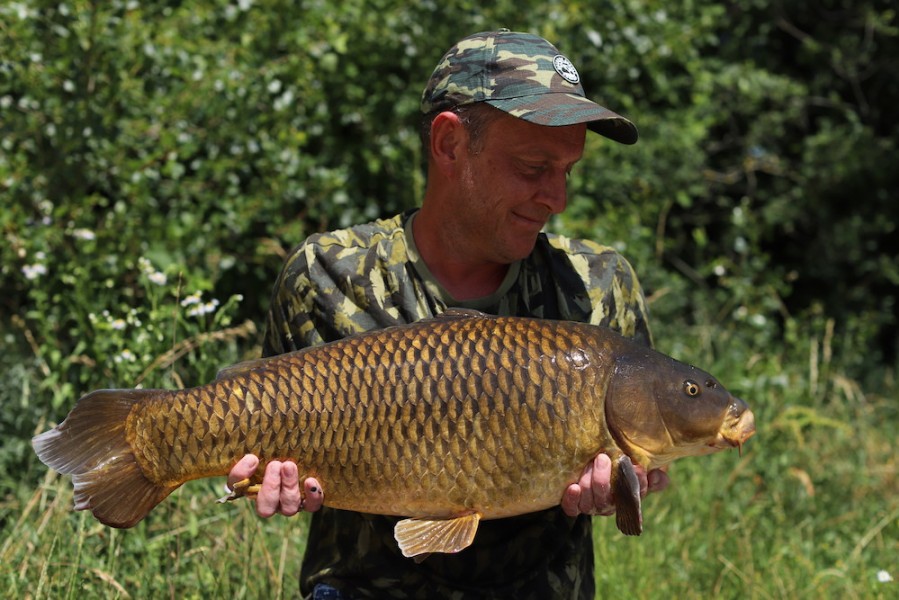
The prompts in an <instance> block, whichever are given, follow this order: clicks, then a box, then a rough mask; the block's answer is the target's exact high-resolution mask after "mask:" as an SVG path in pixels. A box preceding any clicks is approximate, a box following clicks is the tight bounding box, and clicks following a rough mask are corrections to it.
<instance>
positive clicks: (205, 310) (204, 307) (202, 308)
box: [187, 298, 219, 317]
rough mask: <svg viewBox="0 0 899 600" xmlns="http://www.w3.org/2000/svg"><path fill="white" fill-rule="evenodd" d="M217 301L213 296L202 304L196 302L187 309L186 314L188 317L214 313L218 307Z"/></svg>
mask: <svg viewBox="0 0 899 600" xmlns="http://www.w3.org/2000/svg"><path fill="white" fill-rule="evenodd" d="M218 305H219V301H218V300H216V299H215V298H213V299H212V300H210V301H209V302H204V303H202V304H197V305H196V306H194V307H193V308H192V309H190V310H189V311H187V316H189V317H202V316H203V315H208V314H210V313H214V312H215V309H216V308H218Z"/></svg>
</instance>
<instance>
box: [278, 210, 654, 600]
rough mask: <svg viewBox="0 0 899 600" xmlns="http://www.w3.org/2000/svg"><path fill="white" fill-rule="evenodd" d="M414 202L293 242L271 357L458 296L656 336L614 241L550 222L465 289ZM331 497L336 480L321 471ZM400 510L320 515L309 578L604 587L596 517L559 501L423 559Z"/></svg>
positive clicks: (464, 594) (304, 586) (418, 593)
mask: <svg viewBox="0 0 899 600" xmlns="http://www.w3.org/2000/svg"><path fill="white" fill-rule="evenodd" d="M413 216H414V212H410V213H405V214H403V215H398V216H396V217H394V218H392V219H387V220H381V221H376V222H373V223H368V224H365V225H360V226H356V227H353V228H351V229H345V230H341V231H336V232H331V233H325V234H318V235H313V236H311V237H310V238H308V239H307V240H306V241H305V242H304V243H303V244H302V245H300V246H299V247H298V248H297V249H296V250H294V251H293V253H292V254H291V256H290V257H289V258H288V259H287V261H286V263H285V266H284V268H283V270H282V272H281V275H280V277H279V278H278V282H277V284H276V287H275V290H274V295H273V298H272V306H271V310H270V312H269V315H268V323H267V335H266V338H265V346H264V352H265V354H266V356H271V355H275V354H281V353H284V352H290V351H293V350H298V349H300V348H303V347H307V346H311V345H314V344H320V343H322V342H328V341H333V340H337V339H340V338H342V337H345V336H347V335H351V334H353V333H357V332H361V331H367V330H371V329H376V328H382V327H387V326H390V325H397V324H402V323H411V322H413V321H417V320H419V319H422V318H424V317H430V316H433V315H436V314H439V313H441V312H443V311H444V310H446V308H447V307H450V306H459V307H466V308H476V309H478V310H481V311H483V312H487V313H492V314H497V315H514V316H524V317H542V318H550V319H565V320H573V321H581V322H588V323H594V324H599V325H605V326H608V327H611V328H613V329H616V330H618V331H620V332H621V333H623V334H624V335H627V336H631V337H634V338H636V339H638V340H640V341H642V342H644V343H646V344H650V343H651V339H650V332H649V328H648V324H647V320H646V308H645V303H644V299H643V295H642V292H641V290H640V286H639V284H638V282H637V279H636V276H635V275H634V272H633V270H632V269H631V267H630V265H629V264H628V263H627V261H626V260H625V259H624V258H623V257H622V256H621V255H619V254H618V253H617V252H615V251H614V250H612V249H610V248H607V247H603V246H600V245H597V244H594V243H592V242H588V241H582V240H571V239H567V238H564V237H561V236H555V235H545V234H541V235H540V236H539V238H538V240H537V244H536V247H535V249H534V251H533V252H532V253H531V255H530V256H529V257H528V258H526V259H525V260H523V261H520V262H518V263H516V264H513V265H512V266H511V267H510V269H509V273H508V275H507V277H506V278H505V280H504V281H503V283H502V285H501V286H500V288H499V289H498V290H497V292H496V293H495V294H493V295H491V296H489V297H486V298H481V299H478V300H475V301H466V302H457V301H454V300H453V299H452V298H451V297H450V296H449V294H447V292H446V291H445V290H443V289H442V288H441V287H440V285H439V284H438V283H437V282H436V280H435V279H434V278H433V276H432V275H431V274H430V272H429V271H428V269H427V267H426V266H425V265H424V263H423V262H422V261H421V259H420V258H419V256H418V253H417V250H416V248H415V244H414V240H413V239H412V235H411V227H409V219H410V218H411V217H413ZM322 484H323V485H324V488H325V498H327V489H328V487H327V486H328V484H327V482H326V481H323V482H322ZM396 522H397V519H395V518H392V517H385V516H378V515H368V514H361V513H354V512H349V511H342V510H334V509H328V508H322V509H321V510H320V511H318V512H316V513H314V514H313V516H312V520H311V528H310V532H309V541H308V545H307V548H306V554H305V557H304V560H303V565H302V573H301V577H300V587H301V591H302V592H303V594H305V595H309V594H310V593H311V591H312V588H313V587H314V586H315V584H317V583H326V584H328V585H331V586H333V587H334V588H336V589H338V590H341V591H342V592H343V595H344V596H345V597H348V598H357V597H360V598H422V599H424V598H428V599H431V598H447V599H449V598H459V599H462V598H541V599H545V598H593V596H594V578H593V545H592V537H591V522H590V518H589V517H586V516H580V517H578V518H569V517H567V516H565V514H564V513H563V512H562V510H561V509H560V508H553V509H549V510H545V511H542V512H538V513H533V514H528V515H523V516H520V517H515V518H509V519H498V520H491V521H483V522H481V524H480V527H479V528H478V535H477V536H476V538H475V541H474V543H473V544H472V545H471V546H470V547H469V548H467V549H465V550H464V551H462V552H460V553H459V554H456V555H441V554H435V555H431V556H430V557H428V558H427V559H426V560H424V561H423V562H421V563H416V562H414V561H412V560H410V559H408V558H404V557H403V556H402V554H401V553H400V551H399V548H398V547H397V544H396V541H395V540H394V538H393V527H394V525H395V523H396Z"/></svg>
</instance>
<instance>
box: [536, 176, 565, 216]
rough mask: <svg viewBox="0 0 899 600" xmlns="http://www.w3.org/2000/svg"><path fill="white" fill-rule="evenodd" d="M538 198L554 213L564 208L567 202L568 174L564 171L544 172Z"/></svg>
mask: <svg viewBox="0 0 899 600" xmlns="http://www.w3.org/2000/svg"><path fill="white" fill-rule="evenodd" d="M540 200H541V202H542V203H543V204H544V205H545V206H546V207H547V208H548V209H549V210H550V212H551V213H552V214H554V215H557V214H559V213H561V212H562V211H563V210H565V206H566V205H567V204H568V174H567V173H566V172H565V171H560V172H555V171H552V172H548V173H546V175H545V176H544V177H543V181H542V182H541V189H540Z"/></svg>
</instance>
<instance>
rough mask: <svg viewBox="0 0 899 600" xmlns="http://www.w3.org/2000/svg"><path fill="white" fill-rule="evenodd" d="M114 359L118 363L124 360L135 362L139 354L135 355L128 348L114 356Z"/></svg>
mask: <svg viewBox="0 0 899 600" xmlns="http://www.w3.org/2000/svg"><path fill="white" fill-rule="evenodd" d="M112 360H114V361H115V362H116V363H122V362H126V361H127V362H134V361H136V360H137V356H135V355H134V353H133V352H132V351H131V350H128V349H127V348H126V349H124V350H122V351H121V352H120V353H119V354H117V355H116V356H114V357H113V359H112Z"/></svg>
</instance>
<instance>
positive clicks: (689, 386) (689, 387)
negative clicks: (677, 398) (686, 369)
mask: <svg viewBox="0 0 899 600" xmlns="http://www.w3.org/2000/svg"><path fill="white" fill-rule="evenodd" d="M684 391H685V392H686V393H687V395H688V396H690V397H694V398H695V397H696V396H698V395H699V394H700V392H701V391H702V390H701V389H700V387H699V384H698V383H696V382H695V381H692V380H690V379H688V380H687V381H685V382H684Z"/></svg>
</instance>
